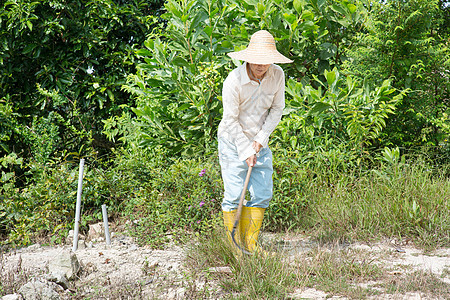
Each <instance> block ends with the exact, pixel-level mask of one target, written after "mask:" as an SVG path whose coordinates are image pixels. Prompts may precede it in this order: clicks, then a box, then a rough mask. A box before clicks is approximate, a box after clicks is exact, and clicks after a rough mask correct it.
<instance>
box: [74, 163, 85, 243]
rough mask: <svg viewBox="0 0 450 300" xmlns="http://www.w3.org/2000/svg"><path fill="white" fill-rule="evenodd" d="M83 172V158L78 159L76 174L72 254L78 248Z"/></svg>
mask: <svg viewBox="0 0 450 300" xmlns="http://www.w3.org/2000/svg"><path fill="white" fill-rule="evenodd" d="M83 171H84V158H82V159H80V172H79V174H78V191H77V207H76V211H75V228H74V230H73V247H72V251H73V252H75V251H77V248H78V228H79V226H80V212H81V192H82V190H83Z"/></svg>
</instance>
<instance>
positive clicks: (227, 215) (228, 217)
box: [222, 209, 241, 246]
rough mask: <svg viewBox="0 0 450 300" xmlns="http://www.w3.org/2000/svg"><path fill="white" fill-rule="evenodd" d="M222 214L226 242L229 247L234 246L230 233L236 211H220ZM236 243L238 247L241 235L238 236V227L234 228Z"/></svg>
mask: <svg viewBox="0 0 450 300" xmlns="http://www.w3.org/2000/svg"><path fill="white" fill-rule="evenodd" d="M222 212H223V225H224V226H225V229H226V231H227V237H228V241H229V242H230V244H231V245H233V246H234V243H233V240H232V238H231V231H232V230H233V225H234V221H235V220H236V212H237V210H236V209H235V210H232V211H222ZM234 237H235V239H236V242H237V243H238V244H239V245H240V244H241V242H240V238H241V235H240V234H239V226H238V227H237V228H236V234H235V236H234Z"/></svg>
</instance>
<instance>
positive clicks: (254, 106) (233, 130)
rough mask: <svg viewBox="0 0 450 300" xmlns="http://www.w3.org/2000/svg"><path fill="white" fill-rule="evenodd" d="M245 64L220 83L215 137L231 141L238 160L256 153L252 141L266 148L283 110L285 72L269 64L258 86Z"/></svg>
mask: <svg viewBox="0 0 450 300" xmlns="http://www.w3.org/2000/svg"><path fill="white" fill-rule="evenodd" d="M246 68H247V63H244V64H242V65H241V66H239V67H238V68H236V69H234V70H233V71H231V73H230V74H229V75H228V77H227V78H226V79H225V81H224V83H223V90H222V102H223V117H222V121H221V122H220V124H219V129H218V137H219V138H220V137H223V138H225V139H227V140H229V141H230V142H233V143H234V144H235V145H236V147H237V151H238V156H239V159H240V160H246V159H247V158H248V157H250V156H252V155H253V154H255V153H256V151H255V150H254V149H253V147H252V144H253V141H257V142H258V143H260V144H261V145H262V146H263V147H267V144H268V142H269V136H270V134H271V133H272V132H273V131H274V130H275V127H276V126H277V125H278V123H279V122H280V120H281V116H282V114H283V109H284V89H285V87H284V85H285V82H284V72H283V69H281V68H280V67H279V66H277V65H275V64H272V65H270V67H269V69H268V70H267V72H266V74H265V75H264V78H263V79H262V80H261V83H258V82H255V81H252V80H250V78H249V76H248V74H247V69H246Z"/></svg>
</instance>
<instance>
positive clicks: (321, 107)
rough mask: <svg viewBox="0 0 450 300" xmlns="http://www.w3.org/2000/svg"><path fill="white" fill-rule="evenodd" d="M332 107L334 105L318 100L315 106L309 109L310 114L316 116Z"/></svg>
mask: <svg viewBox="0 0 450 300" xmlns="http://www.w3.org/2000/svg"><path fill="white" fill-rule="evenodd" d="M330 108H332V106H331V105H330V104H328V103H325V102H316V103H315V104H314V105H313V107H312V108H311V109H310V110H309V112H308V115H311V116H316V115H319V114H321V113H322V112H323V111H325V110H327V109H330Z"/></svg>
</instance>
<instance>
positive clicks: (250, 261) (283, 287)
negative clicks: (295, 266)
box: [187, 229, 298, 299]
mask: <svg viewBox="0 0 450 300" xmlns="http://www.w3.org/2000/svg"><path fill="white" fill-rule="evenodd" d="M187 265H188V266H189V267H190V270H191V272H194V273H196V272H197V273H198V272H206V273H209V271H208V270H209V269H210V268H212V267H223V266H228V267H229V268H230V269H231V270H232V272H231V273H210V276H211V279H212V280H216V281H218V282H219V286H220V287H221V289H222V294H224V295H225V298H226V299H285V297H286V295H287V294H288V292H289V291H290V290H292V289H293V287H294V286H295V285H296V284H297V283H298V281H297V280H296V274H295V273H294V272H292V271H293V270H292V269H291V267H290V266H289V265H286V264H285V263H284V262H283V257H282V256H281V255H280V254H279V253H275V252H270V251H269V252H267V253H262V252H261V253H255V254H254V255H243V254H241V253H240V252H238V250H236V249H235V248H233V246H232V245H230V244H229V243H228V241H227V239H226V236H225V234H224V232H223V231H222V230H220V229H216V230H215V231H213V232H212V233H211V234H210V235H208V236H204V237H203V238H202V239H200V240H199V241H198V242H196V243H194V244H192V245H191V247H190V249H189V251H188V255H187Z"/></svg>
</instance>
